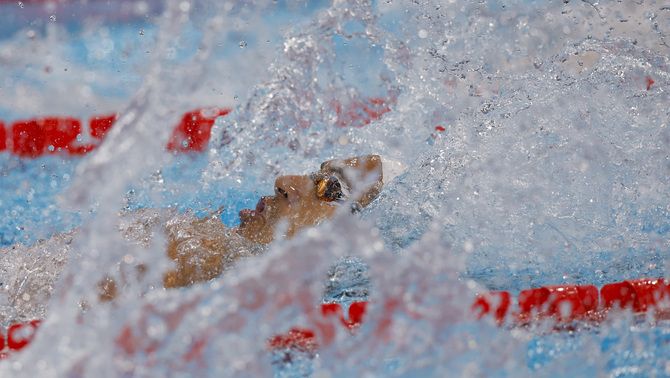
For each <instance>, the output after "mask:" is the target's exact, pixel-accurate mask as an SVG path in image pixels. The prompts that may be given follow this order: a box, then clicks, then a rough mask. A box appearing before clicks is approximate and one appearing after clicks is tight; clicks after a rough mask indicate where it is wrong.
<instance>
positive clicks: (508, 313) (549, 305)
mask: <svg viewBox="0 0 670 378" xmlns="http://www.w3.org/2000/svg"><path fill="white" fill-rule="evenodd" d="M664 304H665V305H664ZM367 308H368V303H367V302H353V303H352V304H351V305H350V306H349V309H348V313H347V316H346V317H345V316H344V311H343V309H342V306H340V304H338V303H324V304H322V305H321V312H320V315H321V316H322V317H323V320H324V321H317V322H316V324H317V325H316V327H317V328H318V329H317V330H313V329H308V328H302V327H293V328H291V329H289V331H288V332H286V333H283V334H278V335H275V336H273V337H271V338H270V339H269V340H267V346H268V348H269V349H271V350H279V349H297V350H303V351H315V350H316V349H317V348H318V347H319V346H320V345H326V344H329V343H330V342H332V341H333V338H334V331H335V329H334V328H333V326H332V325H333V322H332V319H333V318H335V320H336V323H339V324H340V325H341V326H343V327H345V328H346V329H347V330H349V331H351V332H354V331H355V330H356V328H358V327H359V326H360V325H361V324H362V323H363V320H364V318H365V313H366V311H367ZM393 308H395V307H394V306H393V305H391V306H389V304H388V303H387V304H386V305H385V306H384V311H385V312H389V313H390V312H392V311H393ZM617 309H622V310H630V311H632V312H633V313H635V314H643V313H650V312H651V313H652V314H653V315H654V316H655V317H656V318H657V319H666V318H668V315H669V313H668V310H669V309H670V285H669V284H666V282H665V281H664V280H663V279H662V278H641V279H635V280H626V281H622V282H615V283H610V284H606V285H604V286H603V287H602V288H601V289H600V291H598V289H597V288H596V287H595V286H593V285H553V286H543V287H539V288H533V289H528V290H523V291H521V292H520V293H519V296H518V297H517V303H516V308H515V309H513V305H512V295H511V294H510V293H509V292H508V291H491V292H487V293H483V294H480V295H477V296H476V298H475V301H474V302H473V303H472V305H471V310H472V311H473V315H475V317H476V318H477V319H483V318H485V317H487V316H490V317H492V318H493V319H494V320H495V321H496V322H497V323H498V324H499V325H505V324H508V325H516V326H525V325H528V324H530V323H532V322H536V321H542V320H553V321H555V322H556V324H557V325H566V324H567V325H569V324H570V323H571V322H574V321H588V322H593V323H597V322H599V321H602V320H603V319H605V317H606V316H607V314H608V313H609V312H610V311H612V310H617ZM381 321H382V322H385V324H380V325H379V327H378V328H379V329H382V328H384V329H385V328H388V327H390V326H391V322H392V320H391V319H390V318H389V319H386V320H384V319H382V320H381ZM386 323H387V324H386ZM39 324H40V321H39V320H33V321H30V322H25V323H17V324H12V325H10V326H9V327H8V329H7V332H6V333H3V332H0V359H2V358H6V357H7V356H8V355H10V354H11V353H13V352H16V351H19V350H21V349H23V348H25V347H26V346H27V345H28V344H29V343H30V342H31V341H32V339H33V337H34V335H35V332H36V330H37V328H38V326H39ZM317 331H318V332H317ZM124 332H125V333H123V334H122V336H121V337H120V339H119V340H118V342H119V345H120V346H121V347H122V348H130V351H129V352H132V351H134V349H135V346H134V344H133V343H132V342H127V340H130V339H132V337H130V335H129V334H126V333H128V332H129V329H126V331H124ZM5 335H6V336H5ZM126 344H127V345H126Z"/></svg>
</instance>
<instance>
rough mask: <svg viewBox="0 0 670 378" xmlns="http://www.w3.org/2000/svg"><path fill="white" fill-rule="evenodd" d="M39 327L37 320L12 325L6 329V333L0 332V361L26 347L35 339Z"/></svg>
mask: <svg viewBox="0 0 670 378" xmlns="http://www.w3.org/2000/svg"><path fill="white" fill-rule="evenodd" d="M39 325H40V321H39V320H32V321H29V322H25V323H16V324H12V325H10V326H9V327H8V328H7V332H2V331H0V360H2V359H4V358H7V357H8V356H9V355H10V354H11V353H13V352H16V351H19V350H21V349H23V348H25V347H26V346H28V344H30V342H31V341H32V340H33V337H35V333H36V332H37V328H38V327H39Z"/></svg>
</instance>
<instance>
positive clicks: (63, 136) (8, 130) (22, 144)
mask: <svg viewBox="0 0 670 378" xmlns="http://www.w3.org/2000/svg"><path fill="white" fill-rule="evenodd" d="M228 113H230V109H228V108H199V109H195V110H191V111H189V112H186V113H184V114H183V115H182V117H181V120H180V121H179V123H178V124H177V125H176V126H174V128H173V129H172V134H171V136H170V140H169V142H168V144H167V149H168V150H169V151H171V152H202V151H204V150H205V149H206V148H207V143H208V142H209V138H210V134H211V130H212V126H214V122H215V120H216V118H217V117H220V116H225V115H227V114H228ZM117 117H118V115H117V114H106V115H97V116H93V117H91V118H90V119H89V121H88V130H87V131H88V132H87V133H85V131H86V130H84V129H83V127H82V121H81V120H79V119H77V118H75V117H36V118H30V119H24V120H18V121H15V122H12V123H11V124H5V123H4V122H3V121H1V120H0V152H2V151H8V152H9V153H12V154H14V155H17V156H19V157H21V158H37V157H40V156H44V155H51V154H61V155H73V156H78V155H84V154H86V153H88V152H90V151H92V150H94V149H95V148H96V147H97V146H98V145H99V144H100V143H101V142H102V140H103V139H104V138H105V135H107V133H108V132H109V130H110V129H111V128H112V126H113V125H114V122H116V119H117ZM84 134H88V136H89V138H87V139H88V141H83V140H84V138H83V135H84Z"/></svg>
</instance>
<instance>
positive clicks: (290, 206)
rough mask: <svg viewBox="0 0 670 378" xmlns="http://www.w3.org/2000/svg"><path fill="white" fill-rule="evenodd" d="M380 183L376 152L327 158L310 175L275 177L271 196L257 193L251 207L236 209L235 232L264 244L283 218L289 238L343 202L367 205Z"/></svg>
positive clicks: (314, 223)
mask: <svg viewBox="0 0 670 378" xmlns="http://www.w3.org/2000/svg"><path fill="white" fill-rule="evenodd" d="M381 186H382V166H381V159H380V157H379V156H377V155H367V156H362V157H356V158H351V159H344V160H330V161H327V162H325V163H323V164H321V169H320V170H319V171H318V172H316V173H314V174H311V175H303V176H280V177H278V178H277V179H276V180H275V187H274V191H275V193H274V195H273V196H266V197H261V199H260V200H259V201H258V203H257V204H256V209H255V210H250V209H245V210H242V211H240V227H239V228H238V230H237V232H238V233H239V234H240V235H242V236H244V237H245V238H247V239H249V240H252V241H255V242H257V243H263V244H268V243H270V242H272V240H273V239H274V234H275V229H276V227H277V226H278V225H279V224H280V223H281V222H286V223H285V224H286V236H287V237H289V238H290V237H292V236H293V235H295V234H296V233H297V232H298V231H300V230H302V229H304V228H306V227H310V226H314V225H316V224H318V223H319V222H321V221H323V220H325V219H328V218H330V217H332V216H333V214H335V211H336V210H337V209H338V207H339V206H341V205H343V204H352V203H355V204H357V205H356V206H361V207H365V206H367V204H368V203H370V202H371V201H372V200H373V199H374V198H375V197H376V196H377V195H378V194H379V191H380V190H381Z"/></svg>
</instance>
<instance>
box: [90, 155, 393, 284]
mask: <svg viewBox="0 0 670 378" xmlns="http://www.w3.org/2000/svg"><path fill="white" fill-rule="evenodd" d="M382 185H383V172H382V160H381V158H380V157H379V156H378V155H366V156H360V157H353V158H349V159H338V160H329V161H326V162H324V163H323V164H321V168H320V169H319V171H317V172H315V173H312V174H310V175H301V176H297V175H295V176H280V177H278V178H277V179H276V180H275V186H274V191H275V193H274V195H273V196H265V197H261V198H260V200H259V201H258V203H257V204H256V208H255V209H254V210H251V209H245V210H242V211H240V213H239V217H240V225H239V227H237V228H234V229H226V228H225V226H223V224H222V223H221V221H220V220H219V219H218V216H212V217H208V218H205V219H203V220H191V221H187V222H177V223H170V222H168V225H167V235H168V247H167V254H168V257H170V259H172V260H173V261H174V262H175V264H176V267H175V269H173V270H171V271H168V272H167V273H166V274H165V275H164V277H163V286H164V287H166V288H173V287H184V286H189V285H192V284H194V283H196V282H203V281H208V280H210V279H212V278H215V277H217V276H218V275H220V274H221V273H222V271H223V270H224V269H225V268H226V267H227V266H229V265H230V264H231V263H233V262H234V261H235V260H237V259H238V258H239V257H241V256H243V255H244V254H245V252H246V254H255V253H256V252H257V251H259V249H262V246H263V245H267V244H269V243H271V242H272V241H273V240H274V238H275V236H276V234H277V232H279V231H283V232H284V233H285V235H284V236H285V237H287V238H291V237H293V236H294V235H296V234H297V233H298V232H299V231H300V230H303V229H305V228H307V227H310V226H314V225H317V224H318V223H320V222H322V221H324V220H326V219H329V218H331V217H332V216H333V215H334V214H335V212H336V211H337V210H338V208H340V207H341V206H342V205H346V206H350V208H351V210H352V212H356V211H358V210H360V209H361V208H363V207H366V206H367V205H368V204H369V203H370V202H372V201H373V200H374V199H375V198H376V197H377V196H378V195H379V192H380V191H381V189H382ZM103 292H104V291H103Z"/></svg>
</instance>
